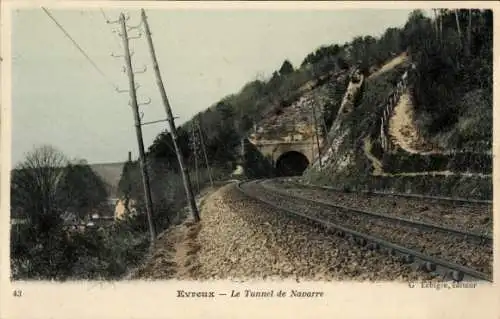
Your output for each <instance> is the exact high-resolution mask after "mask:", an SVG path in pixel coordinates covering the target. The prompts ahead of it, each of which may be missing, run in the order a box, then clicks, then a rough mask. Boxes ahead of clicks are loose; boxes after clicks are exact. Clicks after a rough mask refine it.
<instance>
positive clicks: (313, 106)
mask: <svg viewBox="0 0 500 319" xmlns="http://www.w3.org/2000/svg"><path fill="white" fill-rule="evenodd" d="M311 107H312V116H313V121H314V132H315V133H316V134H315V135H316V146H317V147H318V160H319V167H320V168H321V166H322V165H321V150H320V148H319V136H318V122H317V120H316V107H315V103H314V101H313V102H312V103H311Z"/></svg>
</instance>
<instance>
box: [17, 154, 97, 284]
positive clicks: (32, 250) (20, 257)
mask: <svg viewBox="0 0 500 319" xmlns="http://www.w3.org/2000/svg"><path fill="white" fill-rule="evenodd" d="M106 198H107V193H106V189H105V187H104V183H103V182H102V180H100V178H99V177H98V176H97V175H95V173H94V172H93V171H92V170H91V169H90V167H89V166H88V165H83V164H76V165H71V164H69V163H68V160H67V159H66V157H65V156H64V154H62V153H61V152H60V151H58V150H57V149H55V148H54V147H52V146H49V145H43V146H40V147H36V148H35V149H34V150H33V151H31V152H29V153H28V154H27V155H26V158H25V159H24V161H23V162H22V163H20V164H19V165H18V166H17V167H16V168H15V169H14V170H13V171H12V179H11V199H12V200H11V209H12V210H13V211H20V212H21V217H25V218H26V219H27V221H28V223H27V224H23V225H20V227H16V228H15V229H13V231H12V232H11V263H12V265H13V266H12V269H13V276H14V277H16V276H19V275H21V276H23V277H28V278H45V279H46V278H50V279H62V278H67V277H68V276H71V275H72V274H73V273H74V272H73V270H74V268H73V267H74V264H75V263H76V262H77V260H78V258H79V256H78V254H79V253H83V254H85V253H86V252H87V249H91V248H92V247H99V245H98V244H96V243H95V240H94V238H93V237H92V239H89V240H90V241H91V242H89V244H88V246H86V247H82V246H81V245H77V244H75V243H74V242H73V237H72V236H71V234H70V233H68V232H67V230H66V228H65V227H64V219H63V218H64V217H65V216H68V215H70V216H71V215H73V217H75V218H76V219H82V218H83V217H84V216H85V215H87V214H89V213H91V211H92V209H94V208H97V207H99V206H100V204H102V203H103V202H104V201H105V200H106ZM68 213H69V214H68ZM92 240H94V242H92ZM96 245H97V246H96Z"/></svg>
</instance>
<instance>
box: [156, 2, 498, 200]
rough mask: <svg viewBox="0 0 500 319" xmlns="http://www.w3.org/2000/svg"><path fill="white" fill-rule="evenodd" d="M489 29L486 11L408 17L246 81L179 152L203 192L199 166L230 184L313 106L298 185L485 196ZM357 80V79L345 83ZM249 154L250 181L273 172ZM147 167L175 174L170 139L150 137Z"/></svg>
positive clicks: (186, 132) (191, 124)
mask: <svg viewBox="0 0 500 319" xmlns="http://www.w3.org/2000/svg"><path fill="white" fill-rule="evenodd" d="M492 21H493V20H492V12H491V11H489V10H471V11H469V10H458V11H456V10H440V11H439V14H438V16H436V17H435V18H433V19H430V18H428V17H426V16H424V15H423V14H422V12H421V11H419V10H415V11H413V12H412V13H411V14H410V16H409V18H408V21H407V22H406V24H405V25H404V26H403V27H401V28H389V29H387V30H386V31H385V32H384V33H383V34H382V35H381V36H380V37H378V38H374V37H371V36H364V37H363V36H358V37H356V38H354V39H353V40H352V41H351V42H348V43H344V44H330V45H325V46H322V47H320V48H318V49H317V50H315V51H314V52H312V53H310V54H309V55H307V56H306V57H305V58H304V61H303V62H302V63H301V65H300V66H293V65H292V64H291V63H290V62H289V61H287V60H285V61H284V62H283V64H282V65H281V67H280V68H279V69H278V70H276V71H275V72H274V73H273V75H272V77H271V78H269V79H267V80H255V81H252V82H249V83H248V84H246V85H245V86H244V87H243V88H242V89H241V91H240V92H238V93H236V94H233V95H230V96H227V97H225V98H223V99H222V100H220V101H218V102H217V103H214V104H212V105H211V106H210V107H208V108H207V109H206V110H205V111H203V112H200V113H198V114H197V115H196V116H194V117H193V118H192V119H191V120H190V121H188V122H186V123H184V124H183V125H182V126H180V127H179V130H178V136H179V137H178V144H179V146H180V148H181V150H182V153H183V155H184V157H185V159H186V161H187V164H188V166H189V167H190V168H191V170H193V169H196V168H198V169H197V170H199V171H200V172H201V173H199V174H201V175H203V177H199V178H198V177H197V183H198V184H200V183H207V182H208V172H207V170H206V169H205V168H204V167H206V164H207V162H205V161H208V163H209V165H210V166H211V169H212V170H217V171H218V172H219V175H220V176H228V175H229V173H230V172H232V171H234V169H235V168H236V166H237V165H240V164H241V163H242V162H241V161H242V159H241V154H240V150H241V148H240V146H241V145H242V144H241V141H242V140H243V139H245V138H249V137H251V136H252V134H253V133H255V128H256V127H257V126H258V125H264V124H265V123H268V126H270V127H271V126H272V127H274V126H275V129H276V130H277V131H278V132H276V134H277V136H278V135H280V136H281V135H283V136H285V135H286V134H281V133H282V132H284V131H287V130H288V129H287V127H288V126H289V124H290V123H286V119H285V118H286V117H287V116H289V115H290V114H295V113H296V114H299V113H301V112H302V111H301V110H300V109H301V108H302V107H304V106H305V105H306V104H308V103H306V102H308V101H309V102H310V101H313V103H316V104H317V106H319V107H320V109H322V110H323V119H322V120H323V121H320V122H322V126H323V127H322V131H323V133H324V138H325V139H324V140H325V142H324V143H323V145H322V147H321V154H322V162H324V163H322V164H323V165H321V167H320V166H319V165H318V164H319V163H313V164H312V165H310V166H309V168H308V169H307V171H305V172H304V176H303V177H304V179H303V180H304V181H307V182H308V183H313V184H328V185H332V186H338V187H348V188H369V189H378V188H382V189H391V190H399V191H408V192H417V193H419V192H428V193H433V194H434V193H438V194H442V195H445V194H446V195H453V194H451V193H453V192H457V194H456V195H462V196H465V197H481V198H490V197H491V190H492V181H491V171H492V155H491V147H492V123H493V120H492V119H493V115H492V84H493V81H492V59H493V58H492V54H493V53H492V34H493V33H492ZM355 72H357V73H358V75H357V76H358V77H359V78H360V79H361V81H360V82H356V83H354V82H353V81H351V82H350V83H349V76H348V75H351V77H350V78H351V80H352V74H353V73H355ZM339 110H340V111H339ZM287 114H288V115H287ZM193 131H194V133H193ZM194 136H196V137H194ZM193 137H194V138H195V139H196V140H197V151H196V152H197V156H193V150H194V148H193V143H192V142H193V141H192V139H193ZM202 144H203V146H204V147H205V149H204V150H203V152H205V153H204V154H201V150H200V149H201V147H200V146H201V145H202ZM246 152H247V154H246V155H245V156H246V159H245V160H246V162H247V167H245V169H246V173H247V177H265V176H274V175H275V174H276V172H274V168H273V166H272V165H273V164H272V163H268V162H267V161H266V159H265V158H263V157H262V155H261V154H258V152H256V151H255V150H253V149H252V147H251V145H250V147H248V148H246ZM328 154H334V156H332V155H328ZM148 158H149V161H150V163H151V166H152V167H153V168H152V169H153V171H155V167H158V166H160V167H161V168H162V169H167V170H173V171H174V172H176V173H178V164H177V158H176V155H175V152H174V147H173V144H172V141H171V137H170V135H169V134H168V133H166V132H163V133H162V134H160V135H158V136H157V138H156V139H155V141H154V143H153V144H152V145H151V147H150V148H149V150H148ZM200 163H203V165H202V164H200ZM200 165H201V166H200ZM200 167H201V168H200ZM198 187H199V186H198Z"/></svg>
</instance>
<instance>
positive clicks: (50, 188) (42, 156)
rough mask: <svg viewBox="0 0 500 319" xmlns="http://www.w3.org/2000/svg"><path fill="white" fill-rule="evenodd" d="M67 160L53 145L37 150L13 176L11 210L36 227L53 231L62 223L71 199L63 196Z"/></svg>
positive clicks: (17, 168) (27, 157) (29, 154)
mask: <svg viewBox="0 0 500 319" xmlns="http://www.w3.org/2000/svg"><path fill="white" fill-rule="evenodd" d="M67 164H68V160H67V159H66V157H65V156H64V155H63V154H62V153H61V152H60V151H58V150H57V149H55V148H54V147H52V146H50V145H43V146H40V147H37V148H35V149H34V150H33V151H31V152H29V153H28V154H26V158H25V160H24V161H23V162H22V163H20V164H19V165H17V167H16V168H15V170H14V171H13V172H12V182H11V191H12V200H11V201H12V206H13V208H17V209H19V210H21V211H22V212H23V213H24V215H25V217H27V218H28V219H29V220H30V221H31V222H32V223H33V224H36V225H38V226H40V227H42V228H47V227H48V228H50V227H52V226H54V225H55V223H57V222H59V221H60V220H59V219H60V213H62V212H64V209H65V206H66V205H67V204H69V203H68V199H67V198H65V196H64V195H63V192H62V190H63V189H64V187H65V186H64V183H65V174H66V170H65V167H66V165H67Z"/></svg>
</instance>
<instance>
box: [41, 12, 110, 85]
mask: <svg viewBox="0 0 500 319" xmlns="http://www.w3.org/2000/svg"><path fill="white" fill-rule="evenodd" d="M42 10H43V11H44V12H45V13H46V14H47V15H48V16H49V18H51V19H52V21H54V23H55V24H56V25H57V26H58V27H59V29H60V30H61V31H62V32H63V33H64V35H66V37H67V38H68V39H69V40H70V41H71V42H72V43H73V44H74V45H75V47H76V48H77V49H78V51H80V53H81V54H83V56H84V57H85V58H86V59H87V60H88V61H89V62H90V64H92V66H93V67H94V68H95V69H96V70H97V72H99V74H101V75H102V76H103V77H104V78H105V79H106V80H107V81H108V83H109V84H110V85H111V86H112V87H113V88H114V89H115V90H116V89H117V86H116V85H115V84H114V83H113V81H111V80H110V79H109V77H107V76H106V74H105V73H104V72H103V71H102V70H101V69H100V68H99V67H98V66H97V64H96V63H95V62H94V61H93V60H92V59H91V58H90V57H89V56H88V54H87V53H86V52H85V51H84V50H83V49H82V47H81V46H80V45H79V44H78V43H77V42H76V41H75V40H74V39H73V37H71V35H70V34H69V33H68V32H67V31H66V30H65V29H64V27H63V26H62V25H61V24H60V23H59V22H58V21H57V20H56V19H55V18H54V16H52V14H51V13H50V12H49V11H48V10H47V9H45V8H44V7H42Z"/></svg>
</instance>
